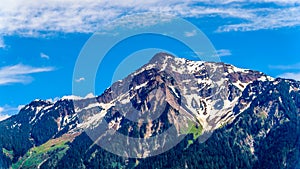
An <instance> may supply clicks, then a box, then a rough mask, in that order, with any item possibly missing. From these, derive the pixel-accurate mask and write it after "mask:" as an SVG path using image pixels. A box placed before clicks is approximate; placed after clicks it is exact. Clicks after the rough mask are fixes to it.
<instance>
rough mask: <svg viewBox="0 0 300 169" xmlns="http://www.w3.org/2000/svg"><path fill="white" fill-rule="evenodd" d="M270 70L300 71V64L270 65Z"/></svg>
mask: <svg viewBox="0 0 300 169" xmlns="http://www.w3.org/2000/svg"><path fill="white" fill-rule="evenodd" d="M269 68H270V69H279V70H300V63H296V64H292V65H270V66H269Z"/></svg>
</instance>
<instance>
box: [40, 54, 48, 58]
mask: <svg viewBox="0 0 300 169" xmlns="http://www.w3.org/2000/svg"><path fill="white" fill-rule="evenodd" d="M40 56H41V58H43V59H50V57H49V56H48V55H46V54H45V53H40Z"/></svg>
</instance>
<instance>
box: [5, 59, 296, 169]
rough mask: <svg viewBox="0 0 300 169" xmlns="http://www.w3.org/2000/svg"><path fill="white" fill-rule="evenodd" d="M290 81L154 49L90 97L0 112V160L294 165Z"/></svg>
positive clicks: (44, 164) (51, 164)
mask: <svg viewBox="0 0 300 169" xmlns="http://www.w3.org/2000/svg"><path fill="white" fill-rule="evenodd" d="M299 85H300V83H299V82H297V81H293V80H285V79H274V78H271V77H269V76H267V75H265V74H263V73H261V72H257V71H252V70H246V69H240V68H236V67H234V66H232V65H228V64H224V63H211V62H201V61H190V60H186V59H183V58H175V57H174V56H171V55H169V54H167V53H159V54H157V55H155V56H154V57H153V58H152V59H151V60H150V62H149V63H148V64H146V65H144V66H143V67H141V68H140V69H138V70H137V71H135V72H134V73H132V74H130V75H129V76H127V77H126V78H125V79H123V80H120V81H118V82H116V83H114V84H113V85H112V86H111V87H110V88H108V89H107V90H106V91H105V92H104V93H103V94H102V95H100V96H98V97H95V98H88V99H79V100H78V99H76V100H72V99H61V100H59V101H57V102H56V103H51V102H46V101H42V100H35V101H33V102H32V103H30V104H29V105H27V106H25V107H24V108H23V109H22V110H21V111H20V113H19V114H18V115H15V116H13V117H11V118H9V119H7V120H5V121H2V122H0V132H1V135H0V148H2V150H3V151H2V152H1V151H0V168H9V166H13V168H20V167H21V168H37V167H38V168H99V167H101V168H122V167H123V168H150V167H152V168H184V167H185V168H186V167H188V168H266V167H267V168H297V167H298V168H299V158H300V156H299V134H300V133H299V110H300V92H299V89H300V87H299ZM2 133H3V134H2ZM165 133H167V134H165ZM116 134H119V135H116ZM99 145H100V146H99ZM175 145H176V146H175ZM173 146H175V147H173ZM171 148H172V149H171ZM106 150H107V151H106ZM166 150H168V151H166ZM165 151H166V152H165ZM161 153H162V154H161ZM115 154H117V155H120V156H117V155H115ZM158 154H160V155H158ZM154 155H157V156H154ZM150 156H153V157H150ZM130 157H131V158H130ZM146 157H147V158H146Z"/></svg>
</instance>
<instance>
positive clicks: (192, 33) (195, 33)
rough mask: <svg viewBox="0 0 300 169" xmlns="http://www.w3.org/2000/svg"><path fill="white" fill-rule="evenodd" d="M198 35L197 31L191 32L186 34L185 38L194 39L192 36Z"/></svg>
mask: <svg viewBox="0 0 300 169" xmlns="http://www.w3.org/2000/svg"><path fill="white" fill-rule="evenodd" d="M195 35H197V31H196V30H192V31H190V32H184V36H185V37H192V36H195Z"/></svg>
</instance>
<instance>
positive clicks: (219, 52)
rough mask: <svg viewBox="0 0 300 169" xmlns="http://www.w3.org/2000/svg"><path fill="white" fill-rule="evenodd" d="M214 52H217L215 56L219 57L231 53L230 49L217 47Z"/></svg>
mask: <svg viewBox="0 0 300 169" xmlns="http://www.w3.org/2000/svg"><path fill="white" fill-rule="evenodd" d="M216 52H217V53H216V56H219V57H223V56H230V55H232V54H231V51H230V50H229V49H219V50H217V51H216Z"/></svg>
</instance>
